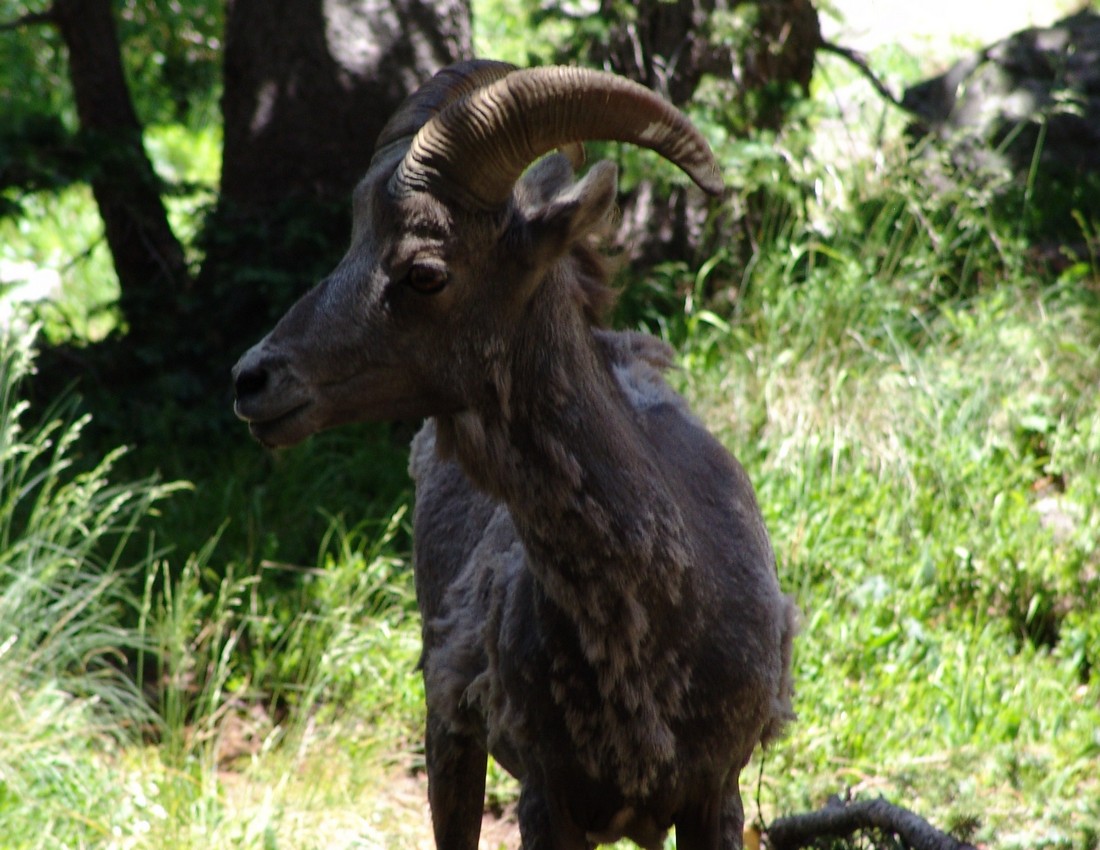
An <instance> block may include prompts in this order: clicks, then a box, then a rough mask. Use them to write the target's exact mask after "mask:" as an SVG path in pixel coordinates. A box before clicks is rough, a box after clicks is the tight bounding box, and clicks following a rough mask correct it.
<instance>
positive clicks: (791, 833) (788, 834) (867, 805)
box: [767, 797, 975, 850]
mask: <svg viewBox="0 0 1100 850" xmlns="http://www.w3.org/2000/svg"><path fill="white" fill-rule="evenodd" d="M871 829H873V830H878V831H880V832H884V833H887V834H891V835H896V836H897V837H899V838H901V839H902V841H904V842H905V844H906V846H907V847H911V848H912V850H975V848H974V845H972V844H968V843H966V842H963V841H959V840H957V839H955V838H952V837H951V836H950V835H947V834H946V833H943V832H940V831H939V830H938V829H936V828H935V827H934V826H932V825H931V824H930V823H928V821H926V820H925V819H924V818H922V817H921V816H920V815H918V814H915V813H913V812H911V811H909V810H908V809H903V808H901V807H900V806H895V805H894V804H893V803H888V802H887V801H886V800H883V799H882V798H879V799H877V800H861V801H859V802H844V801H841V800H840V799H838V798H836V797H832V798H830V800H829V802H828V803H826V805H825V807H824V808H822V809H819V810H818V811H816V812H808V813H807V814H802V815H791V816H790V817H784V818H777V819H776V820H774V821H773V822H772V823H771V825H770V826H769V827H768V830H767V838H768V846H769V847H770V848H771V850H800V848H803V847H808V846H810V845H811V844H813V843H814V842H815V841H818V840H820V839H822V838H847V837H848V836H851V835H853V834H855V833H856V832H859V831H861V830H871Z"/></svg>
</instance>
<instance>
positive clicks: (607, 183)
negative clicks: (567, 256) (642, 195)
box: [528, 162, 619, 261]
mask: <svg viewBox="0 0 1100 850" xmlns="http://www.w3.org/2000/svg"><path fill="white" fill-rule="evenodd" d="M618 183H619V170H618V168H616V166H615V164H614V163H612V162H599V163H596V165H594V166H592V168H591V170H590V171H589V172H588V173H587V174H586V175H585V176H584V177H582V178H581V179H580V180H578V181H577V182H576V183H574V184H572V185H569V186H566V187H564V188H563V189H562V190H561V191H560V192H559V193H558V194H556V195H554V196H553V197H551V198H549V199H548V200H547V201H546V202H545V203H544V204H543V205H542V206H541V207H539V208H538V209H536V210H534V211H533V212H532V213H531V214H530V216H529V217H528V227H529V228H530V234H531V241H532V244H533V246H534V248H535V251H536V253H537V255H538V256H539V257H540V258H542V259H543V260H544V261H545V260H548V259H552V258H553V257H555V256H560V255H561V254H562V253H564V252H565V251H567V250H568V249H569V248H570V247H571V246H572V245H575V244H576V243H577V242H578V241H580V240H583V239H584V238H585V237H587V236H588V235H589V234H591V233H594V232H598V231H600V230H601V229H602V228H603V227H604V225H605V222H606V221H607V219H608V216H609V215H610V214H611V210H612V208H613V207H614V205H615V199H616V195H617V193H618Z"/></svg>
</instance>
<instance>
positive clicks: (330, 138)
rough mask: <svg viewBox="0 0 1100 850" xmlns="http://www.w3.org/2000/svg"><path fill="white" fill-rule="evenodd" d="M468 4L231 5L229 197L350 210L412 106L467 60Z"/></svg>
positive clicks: (249, 203)
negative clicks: (378, 144) (402, 111)
mask: <svg viewBox="0 0 1100 850" xmlns="http://www.w3.org/2000/svg"><path fill="white" fill-rule="evenodd" d="M469 21H470V12H469V4H468V0H444V2H427V0H232V2H230V5H229V11H228V17H227V21H226V37H225V76H224V81H225V93H224V96H223V100H222V112H223V115H224V118H225V143H224V150H223V159H222V197H223V198H224V199H225V200H227V201H229V202H231V203H233V204H236V205H238V206H244V207H253V208H262V207H264V206H268V205H270V204H272V203H279V202H283V201H286V200H287V199H289V198H295V197H303V198H309V199H314V200H317V199H337V200H340V201H346V200H347V198H348V196H349V193H350V191H351V189H352V187H353V186H354V185H355V183H356V182H357V181H358V180H359V178H360V177H362V176H363V174H364V173H365V172H366V169H367V165H368V164H369V162H370V157H371V153H372V151H373V148H374V140H375V138H376V137H377V136H378V133H379V131H380V130H381V129H382V126H383V125H384V124H385V122H386V121H387V120H388V119H389V117H390V115H391V114H392V113H393V111H394V110H395V109H396V108H397V107H398V105H399V104H400V103H401V101H402V100H404V98H405V97H406V96H407V95H408V94H410V93H411V92H412V91H413V90H414V89H415V88H417V87H418V86H419V85H420V83H422V82H423V81H424V80H425V79H427V78H428V77H429V76H431V75H432V74H433V73H435V71H437V70H439V68H441V67H443V66H444V65H447V64H449V63H451V62H453V61H455V60H457V59H460V58H465V57H467V56H468V55H469V53H470V25H469Z"/></svg>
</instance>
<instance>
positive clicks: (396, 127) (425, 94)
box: [371, 59, 516, 167]
mask: <svg viewBox="0 0 1100 850" xmlns="http://www.w3.org/2000/svg"><path fill="white" fill-rule="evenodd" d="M515 70H516V66H515V65H510V64H508V63H507V62H494V61H491V60H487V59H474V60H472V61H469V62H457V63H455V64H453V65H448V66H447V67H446V68H443V69H442V70H440V71H438V72H437V73H436V74H435V75H434V76H433V77H432V78H431V79H429V80H428V81H427V82H426V83H424V85H422V86H421V87H420V88H418V89H417V90H416V91H415V92H413V93H412V94H411V95H409V96H408V97H407V98H406V99H405V102H404V103H402V104H401V106H400V108H399V109H398V110H397V112H395V113H394V114H393V116H392V117H391V118H390V120H389V121H387V122H386V126H384V127H383V128H382V132H381V133H379V134H378V139H377V141H376V142H375V145H374V155H373V157H372V158H371V166H372V167H373V166H374V165H376V164H379V163H381V162H383V161H384V160H385V159H387V158H388V157H390V156H392V155H393V154H394V153H395V152H396V151H400V152H401V154H402V155H404V153H405V152H406V151H407V150H408V148H409V145H410V144H411V143H412V140H413V138H414V137H415V136H416V134H417V132H418V131H419V130H420V129H421V128H422V127H423V126H424V125H425V124H426V123H428V121H430V120H431V119H432V118H434V117H435V116H436V115H438V114H439V113H440V112H441V111H443V109H445V108H446V107H447V106H449V105H450V104H452V103H454V102H456V101H458V100H461V99H462V98H463V97H465V96H467V95H469V94H470V93H471V92H474V91H476V90H477V89H479V88H483V87H484V86H487V85H489V84H490V83H493V82H495V81H496V80H499V79H501V78H503V77H506V76H508V74H510V73H512V72H513V71H515Z"/></svg>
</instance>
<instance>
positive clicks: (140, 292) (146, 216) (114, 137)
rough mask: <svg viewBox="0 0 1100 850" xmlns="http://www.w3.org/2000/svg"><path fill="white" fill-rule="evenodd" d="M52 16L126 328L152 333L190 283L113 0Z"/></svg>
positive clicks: (59, 3) (69, 6) (70, 1)
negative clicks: (129, 80) (145, 138)
mask: <svg viewBox="0 0 1100 850" xmlns="http://www.w3.org/2000/svg"><path fill="white" fill-rule="evenodd" d="M49 17H50V20H51V21H52V22H53V23H54V24H55V25H56V26H57V29H58V31H59V32H60V33H61V37H62V39H63V40H64V42H65V45H66V47H67V48H68V52H69V76H70V79H71V81H72V86H73V97H74V99H75V101H76V110H77V115H78V117H79V119H80V128H81V134H82V136H83V137H84V139H85V142H86V146H87V148H88V152H89V153H90V154H92V157H91V159H93V160H94V161H95V162H96V165H95V167H94V169H93V172H92V174H91V178H90V182H91V186H92V194H93V195H94V196H95V200H96V204H97V205H98V207H99V214H100V216H101V218H102V219H103V226H104V230H105V233H106V238H107V244H108V246H109V247H110V250H111V256H112V258H113V260H114V265H115V271H116V272H117V274H118V281H119V289H120V297H119V306H120V309H121V311H122V315H123V317H124V318H125V320H126V321H127V322H128V323H129V325H130V333H131V334H136V335H138V336H142V335H147V334H148V335H156V334H157V333H158V329H157V327H156V325H155V323H153V319H154V317H157V316H161V315H163V312H164V311H165V310H168V311H172V312H174V311H175V310H176V309H178V299H179V297H180V295H181V294H182V292H183V291H184V290H186V289H187V287H188V285H189V277H188V273H187V266H186V263H185V261H184V253H183V248H182V246H181V245H180V243H179V240H177V239H176V236H175V234H174V233H173V232H172V228H171V226H170V225H169V223H168V215H167V213H166V212H165V208H164V204H163V202H162V201H161V197H160V187H159V181H158V178H157V176H156V173H155V171H154V170H153V166H152V164H151V163H150V161H149V157H148V156H147V155H146V153H145V148H144V145H143V144H142V128H141V125H140V123H139V122H138V118H137V114H136V113H135V112H134V106H133V102H132V101H131V99H130V91H129V88H128V87H127V85H126V78H125V76H124V74H123V70H122V59H121V53H120V51H119V41H118V33H117V31H116V29H115V21H114V18H113V16H112V13H111V3H110V0H55V3H54V5H53V7H52V10H51V12H50V15H49Z"/></svg>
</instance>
